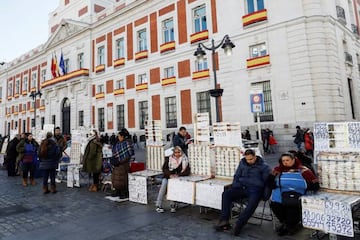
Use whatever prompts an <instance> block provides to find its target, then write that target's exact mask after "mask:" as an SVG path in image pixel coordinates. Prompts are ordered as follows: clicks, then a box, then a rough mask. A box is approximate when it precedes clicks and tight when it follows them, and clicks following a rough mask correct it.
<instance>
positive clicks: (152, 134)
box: [145, 120, 163, 146]
mask: <svg viewBox="0 0 360 240" xmlns="http://www.w3.org/2000/svg"><path fill="white" fill-rule="evenodd" d="M145 137H146V146H162V145H163V141H162V130H161V121H160V120H154V121H146V122H145Z"/></svg>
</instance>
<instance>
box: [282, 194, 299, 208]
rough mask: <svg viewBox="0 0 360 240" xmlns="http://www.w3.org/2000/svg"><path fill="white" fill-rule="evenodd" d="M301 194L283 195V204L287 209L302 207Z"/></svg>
mask: <svg viewBox="0 0 360 240" xmlns="http://www.w3.org/2000/svg"><path fill="white" fill-rule="evenodd" d="M301 196H302V194H301V193H298V192H295V191H289V192H283V193H281V203H282V204H283V205H284V206H287V207H298V206H300V197H301Z"/></svg>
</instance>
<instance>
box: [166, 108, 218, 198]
mask: <svg viewBox="0 0 360 240" xmlns="http://www.w3.org/2000/svg"><path fill="white" fill-rule="evenodd" d="M194 123H195V124H194V143H193V144H190V145H189V148H188V159H189V164H190V168H191V175H190V176H182V177H178V178H173V179H169V181H168V186H167V200H170V201H175V202H181V203H187V204H196V184H197V183H198V182H200V181H203V180H207V179H211V178H212V176H214V168H213V165H214V164H213V162H212V160H213V157H212V156H211V155H212V150H211V149H210V127H209V114H208V113H197V114H195V116H194Z"/></svg>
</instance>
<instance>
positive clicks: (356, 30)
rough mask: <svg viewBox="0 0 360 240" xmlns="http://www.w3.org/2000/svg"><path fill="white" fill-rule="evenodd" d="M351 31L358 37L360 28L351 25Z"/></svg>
mask: <svg viewBox="0 0 360 240" xmlns="http://www.w3.org/2000/svg"><path fill="white" fill-rule="evenodd" d="M351 30H352V32H353V33H355V34H356V35H359V28H358V26H356V25H355V24H351Z"/></svg>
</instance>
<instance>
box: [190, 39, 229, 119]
mask: <svg viewBox="0 0 360 240" xmlns="http://www.w3.org/2000/svg"><path fill="white" fill-rule="evenodd" d="M219 47H221V48H222V49H224V53H225V54H226V55H227V56H230V55H231V54H232V49H233V48H234V47H235V45H234V44H233V43H232V42H231V40H230V38H229V35H225V36H224V37H223V39H222V40H221V42H220V43H219V44H218V45H215V40H214V39H212V40H211V47H207V46H205V45H204V44H203V43H199V45H198V48H197V49H196V51H195V53H194V56H195V57H197V58H198V60H202V59H203V57H204V56H205V55H206V52H205V51H204V50H203V49H202V48H204V49H206V50H209V51H211V54H212V68H213V73H214V89H210V90H209V93H210V96H212V97H215V103H216V104H215V109H216V121H217V122H220V112H219V111H220V106H219V97H221V96H222V94H223V92H224V89H222V88H218V86H217V78H216V67H215V50H216V49H218V48H219Z"/></svg>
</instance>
